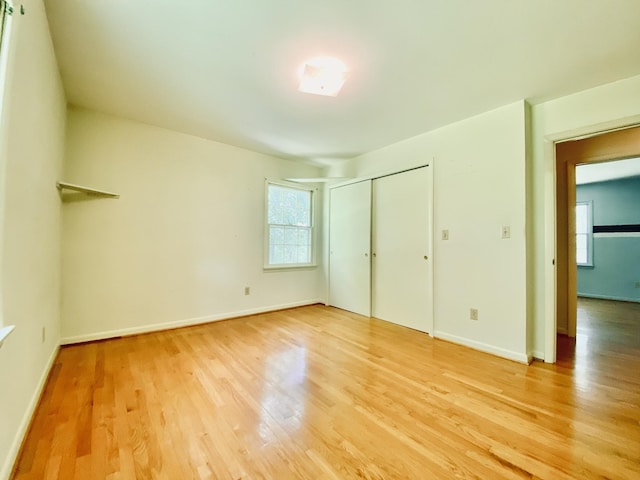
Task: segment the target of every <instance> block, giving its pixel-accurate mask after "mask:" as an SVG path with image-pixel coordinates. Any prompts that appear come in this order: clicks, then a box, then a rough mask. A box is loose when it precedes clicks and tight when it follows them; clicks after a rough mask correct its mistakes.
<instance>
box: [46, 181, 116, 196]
mask: <svg viewBox="0 0 640 480" xmlns="http://www.w3.org/2000/svg"><path fill="white" fill-rule="evenodd" d="M56 188H57V189H58V190H59V191H60V192H62V191H63V190H72V191H74V192H80V193H86V194H87V195H91V196H93V197H104V198H120V194H118V193H113V192H107V191H105V190H98V189H95V188H89V187H83V186H82V185H76V184H75V183H67V182H56Z"/></svg>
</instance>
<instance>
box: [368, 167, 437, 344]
mask: <svg viewBox="0 0 640 480" xmlns="http://www.w3.org/2000/svg"><path fill="white" fill-rule="evenodd" d="M431 172H432V170H431V169H430V167H422V168H418V169H415V170H410V171H407V172H403V173H398V174H395V175H389V176H387V177H382V178H378V179H376V180H374V181H373V208H372V212H373V214H372V223H373V224H372V255H373V258H372V269H373V270H372V277H373V279H372V283H373V285H372V310H373V312H372V313H373V316H374V317H376V318H380V319H382V320H387V321H389V322H393V323H397V324H399V325H403V326H405V327H410V328H413V329H416V330H420V331H422V332H428V331H429V330H431V329H432V325H433V280H432V279H433V267H432V265H433V261H432V259H431V258H430V257H431V253H430V252H431V211H432V209H431V204H430V202H431V199H432V193H431V190H432V180H431V177H430V175H431Z"/></svg>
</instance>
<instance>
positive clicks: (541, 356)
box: [529, 350, 544, 361]
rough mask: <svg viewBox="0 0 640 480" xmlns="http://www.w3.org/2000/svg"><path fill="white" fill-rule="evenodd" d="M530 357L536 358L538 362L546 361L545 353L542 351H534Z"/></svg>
mask: <svg viewBox="0 0 640 480" xmlns="http://www.w3.org/2000/svg"><path fill="white" fill-rule="evenodd" d="M529 357H530V358H532V359H533V358H535V359H536V360H542V361H544V352H543V351H541V350H534V351H533V352H531V353H530V354H529Z"/></svg>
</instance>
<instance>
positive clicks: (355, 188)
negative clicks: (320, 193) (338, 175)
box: [329, 180, 371, 316]
mask: <svg viewBox="0 0 640 480" xmlns="http://www.w3.org/2000/svg"><path fill="white" fill-rule="evenodd" d="M330 202H331V203H330V207H329V305H333V306H334V307H338V308H342V309H344V310H349V311H350V312H355V313H359V314H361V315H366V316H370V315H371V259H370V248H371V181H370V180H367V181H364V182H359V183H353V184H350V185H345V186H343V187H336V188H333V189H332V190H331V197H330Z"/></svg>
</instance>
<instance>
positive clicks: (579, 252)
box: [576, 233, 588, 264]
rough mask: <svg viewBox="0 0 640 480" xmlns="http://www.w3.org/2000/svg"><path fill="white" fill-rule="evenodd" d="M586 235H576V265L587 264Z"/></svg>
mask: <svg viewBox="0 0 640 480" xmlns="http://www.w3.org/2000/svg"><path fill="white" fill-rule="evenodd" d="M587 257H588V255H587V235H586V234H582V233H581V234H578V235H576V263H579V264H580V263H587Z"/></svg>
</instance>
